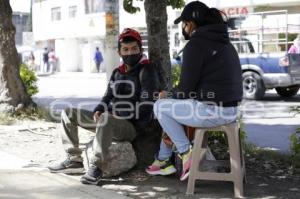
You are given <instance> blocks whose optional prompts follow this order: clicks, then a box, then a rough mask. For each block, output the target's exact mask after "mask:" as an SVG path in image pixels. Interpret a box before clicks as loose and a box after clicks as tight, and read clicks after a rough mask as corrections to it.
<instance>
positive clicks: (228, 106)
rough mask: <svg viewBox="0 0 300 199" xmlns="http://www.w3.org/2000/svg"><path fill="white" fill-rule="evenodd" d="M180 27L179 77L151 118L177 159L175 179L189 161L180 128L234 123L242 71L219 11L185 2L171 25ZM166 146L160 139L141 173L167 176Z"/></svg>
mask: <svg viewBox="0 0 300 199" xmlns="http://www.w3.org/2000/svg"><path fill="white" fill-rule="evenodd" d="M180 22H181V24H182V34H183V36H184V38H185V39H186V40H189V41H188V42H187V44H186V45H185V47H184V49H183V60H182V68H181V76H180V81H179V85H178V90H177V92H175V93H174V98H175V99H159V100H157V101H156V102H155V104H154V114H155V116H156V117H157V119H158V121H159V123H160V125H161V126H162V128H163V130H164V132H165V133H166V134H167V135H168V137H169V138H170V139H171V141H172V142H173V143H174V145H175V147H176V149H177V151H178V153H179V154H180V157H181V159H182V168H180V170H181V171H182V172H181V174H180V180H182V181H183V180H186V179H187V178H188V176H189V169H190V166H191V162H192V145H191V142H190V141H189V139H188V137H187V136H186V134H185V131H184V126H189V127H213V126H219V125H224V124H227V123H231V122H234V121H236V119H237V106H238V104H239V102H240V101H241V99H242V93H243V90H242V73H241V65H240V61H239V57H238V54H237V52H236V50H235V48H234V47H233V45H232V44H231V43H230V41H229V36H228V30H227V23H226V22H225V21H224V19H223V16H222V14H221V11H219V10H218V9H216V8H209V7H208V6H207V5H205V4H204V3H202V2H200V1H193V2H190V3H189V4H187V5H186V6H185V7H184V9H183V11H182V13H181V15H180V17H178V18H177V19H176V20H175V21H174V23H175V24H178V23H180ZM171 155H172V148H171V147H169V146H168V145H167V144H166V143H165V142H163V141H161V145H160V151H159V153H158V156H157V159H156V160H155V161H154V162H153V164H152V165H150V166H149V167H148V168H147V169H146V172H147V173H149V174H150V175H169V174H172V173H174V172H176V168H175V167H174V165H173V164H172V162H170V157H171Z"/></svg>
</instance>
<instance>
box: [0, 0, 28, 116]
mask: <svg viewBox="0 0 300 199" xmlns="http://www.w3.org/2000/svg"><path fill="white" fill-rule="evenodd" d="M30 103H31V98H30V97H29V95H28V94H27V93H26V88H25V86H24V85H23V82H22V80H21V78H20V73H19V59H18V54H17V50H16V47H15V28H14V26H13V24H12V9H11V7H10V4H9V1H8V0H0V112H12V111H14V108H15V107H17V106H20V105H23V106H26V105H29V104H30Z"/></svg>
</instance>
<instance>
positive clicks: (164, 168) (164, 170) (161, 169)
mask: <svg viewBox="0 0 300 199" xmlns="http://www.w3.org/2000/svg"><path fill="white" fill-rule="evenodd" d="M146 172H147V173H148V174H150V175H170V174H173V173H175V172H176V168H175V167H174V165H173V164H172V163H171V162H170V161H169V159H166V160H163V161H160V160H157V159H156V160H155V161H154V162H153V163H152V165H150V166H149V167H148V168H147V169H146Z"/></svg>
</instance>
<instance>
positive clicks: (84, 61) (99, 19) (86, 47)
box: [33, 0, 105, 72]
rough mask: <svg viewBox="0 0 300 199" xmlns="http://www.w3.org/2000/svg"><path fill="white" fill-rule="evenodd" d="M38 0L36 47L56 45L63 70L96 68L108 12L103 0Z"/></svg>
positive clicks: (34, 17)
mask: <svg viewBox="0 0 300 199" xmlns="http://www.w3.org/2000/svg"><path fill="white" fill-rule="evenodd" d="M91 2H92V1H86V0H85V1H83V0H44V1H39V0H35V1H34V4H33V32H34V40H35V41H36V44H37V47H39V48H40V49H43V48H44V47H48V48H53V49H55V52H56V56H57V57H58V59H59V66H60V71H84V72H91V71H93V70H95V68H94V64H93V55H94V51H95V48H96V46H98V47H99V49H100V50H102V49H103V45H105V42H104V40H103V39H104V36H105V13H104V6H103V1H100V0H98V1H93V2H95V4H94V5H91V4H90V3H91Z"/></svg>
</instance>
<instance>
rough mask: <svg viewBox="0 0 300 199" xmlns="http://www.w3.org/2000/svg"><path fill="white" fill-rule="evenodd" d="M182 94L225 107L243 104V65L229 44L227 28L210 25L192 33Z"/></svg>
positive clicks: (185, 63) (187, 47)
mask: <svg viewBox="0 0 300 199" xmlns="http://www.w3.org/2000/svg"><path fill="white" fill-rule="evenodd" d="M178 91H179V92H182V93H184V97H183V98H196V99H198V100H199V101H210V102H215V103H217V104H218V105H222V106H225V107H228V106H236V105H237V104H238V102H239V101H241V99H242V93H243V91H242V73H241V66H240V61H239V57H238V54H237V52H236V50H235V49H234V47H233V45H232V44H231V43H230V42H229V38H228V33H227V26H226V25H223V24H213V25H206V26H202V27H199V28H198V29H196V30H195V31H194V32H193V33H192V36H191V39H190V41H189V42H188V43H187V44H186V46H185V48H184V50H183V63H182V72H181V77H180V82H179V86H178ZM177 95H178V97H179V98H180V96H179V94H178V93H177Z"/></svg>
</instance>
